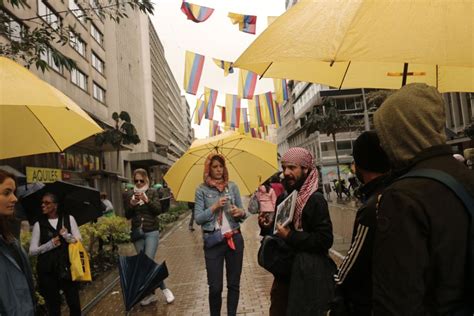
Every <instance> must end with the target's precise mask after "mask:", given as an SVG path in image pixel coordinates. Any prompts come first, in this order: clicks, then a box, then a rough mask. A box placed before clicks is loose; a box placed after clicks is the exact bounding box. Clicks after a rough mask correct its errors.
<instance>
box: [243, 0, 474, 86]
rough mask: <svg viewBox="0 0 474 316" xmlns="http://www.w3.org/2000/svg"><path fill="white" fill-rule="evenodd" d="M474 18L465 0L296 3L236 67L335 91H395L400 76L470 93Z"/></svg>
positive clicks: (469, 0)
mask: <svg viewBox="0 0 474 316" xmlns="http://www.w3.org/2000/svg"><path fill="white" fill-rule="evenodd" d="M473 17H474V4H473V2H472V0H456V1H452V0H431V1H428V0H421V1H415V0H411V1H408V0H383V1H382V0H380V1H374V0H359V1H353V0H345V1H342V0H341V1H335V0H318V1H315V0H303V1H301V2H299V3H298V4H296V5H295V6H294V7H292V8H291V9H290V10H288V11H287V12H285V13H284V14H283V15H282V16H281V17H279V18H277V19H276V20H275V21H274V22H273V23H272V24H271V25H270V26H269V27H268V28H267V29H266V30H265V31H264V32H263V33H262V34H261V35H260V36H259V37H258V38H257V39H256V40H255V41H254V42H253V43H252V44H251V45H250V46H249V47H248V48H247V50H246V51H245V52H244V53H243V54H242V55H241V56H240V57H239V58H238V59H237V61H236V63H235V67H238V68H243V69H247V70H251V71H254V72H256V73H258V74H260V75H264V76H265V77H269V78H286V79H295V80H301V81H307V82H317V83H321V84H325V85H329V86H333V87H338V88H355V87H365V88H387V89H398V88H400V86H401V85H402V79H403V76H402V74H403V72H404V70H406V74H407V76H406V79H407V80H406V83H412V82H425V83H427V84H430V85H432V86H436V87H437V88H438V90H439V91H440V92H449V91H464V92H474V28H473V25H474V23H473ZM405 66H408V68H407V69H405Z"/></svg>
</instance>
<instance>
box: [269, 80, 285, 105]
mask: <svg viewBox="0 0 474 316" xmlns="http://www.w3.org/2000/svg"><path fill="white" fill-rule="evenodd" d="M273 85H274V86H275V99H276V100H277V102H278V103H279V104H282V103H283V101H287V100H288V86H287V84H286V79H273Z"/></svg>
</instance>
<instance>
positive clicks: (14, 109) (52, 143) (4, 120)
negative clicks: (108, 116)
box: [0, 57, 102, 159]
mask: <svg viewBox="0 0 474 316" xmlns="http://www.w3.org/2000/svg"><path fill="white" fill-rule="evenodd" d="M101 131H102V129H101V128H100V127H99V126H98V125H97V123H96V122H94V120H92V118H90V117H89V116H88V115H87V113H86V112H84V111H83V110H82V109H81V108H80V107H79V106H78V105H77V104H75V103H74V102H73V101H72V100H71V99H69V98H68V97H67V96H65V95H64V94H63V93H62V92H60V91H59V90H57V89H56V88H54V87H53V86H51V85H50V84H48V83H47V82H45V81H43V80H41V79H39V78H38V77H36V76H35V75H34V74H32V73H31V72H30V71H28V70H27V69H26V68H24V67H23V66H21V65H19V64H17V63H15V62H14V61H12V60H10V59H8V58H5V57H0V159H6V158H12V157H19V156H27V155H33V154H41V153H48V152H60V151H63V150H64V149H65V148H67V147H69V146H71V145H73V144H74V143H77V142H79V141H81V140H83V139H85V138H87V137H89V136H91V135H94V134H96V133H99V132H101Z"/></svg>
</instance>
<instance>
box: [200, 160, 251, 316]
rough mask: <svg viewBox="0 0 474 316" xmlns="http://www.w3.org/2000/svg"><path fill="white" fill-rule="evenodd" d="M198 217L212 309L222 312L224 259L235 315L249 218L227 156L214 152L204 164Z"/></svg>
mask: <svg viewBox="0 0 474 316" xmlns="http://www.w3.org/2000/svg"><path fill="white" fill-rule="evenodd" d="M195 203H196V205H195V207H194V211H195V219H196V223H197V224H198V225H201V228H202V232H203V239H204V257H205V261H206V271H207V282H208V285H209V308H210V312H211V316H217V315H220V314H221V305H222V288H223V271H224V262H225V265H226V276H227V314H228V315H230V316H235V315H236V313H237V306H238V303H239V296H240V274H241V273H242V262H243V256H244V239H243V237H242V234H241V232H240V223H242V222H243V221H244V220H245V219H246V218H247V213H246V212H245V211H244V209H243V206H242V200H241V197H240V192H239V188H238V187H237V185H236V184H235V183H234V182H231V181H229V175H228V171H227V167H226V163H225V158H224V156H222V155H220V154H210V155H209V156H208V157H207V159H206V162H205V164H204V183H202V184H201V185H200V186H199V187H198V188H197V189H196V197H195Z"/></svg>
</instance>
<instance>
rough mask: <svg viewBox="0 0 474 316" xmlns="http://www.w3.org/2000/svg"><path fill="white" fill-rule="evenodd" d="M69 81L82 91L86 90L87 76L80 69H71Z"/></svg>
mask: <svg viewBox="0 0 474 316" xmlns="http://www.w3.org/2000/svg"><path fill="white" fill-rule="evenodd" d="M71 81H72V83H74V84H75V85H76V86H78V87H79V88H81V89H82V90H84V91H87V76H86V75H85V74H84V73H83V72H82V71H80V70H78V69H76V68H73V69H72V70H71Z"/></svg>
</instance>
